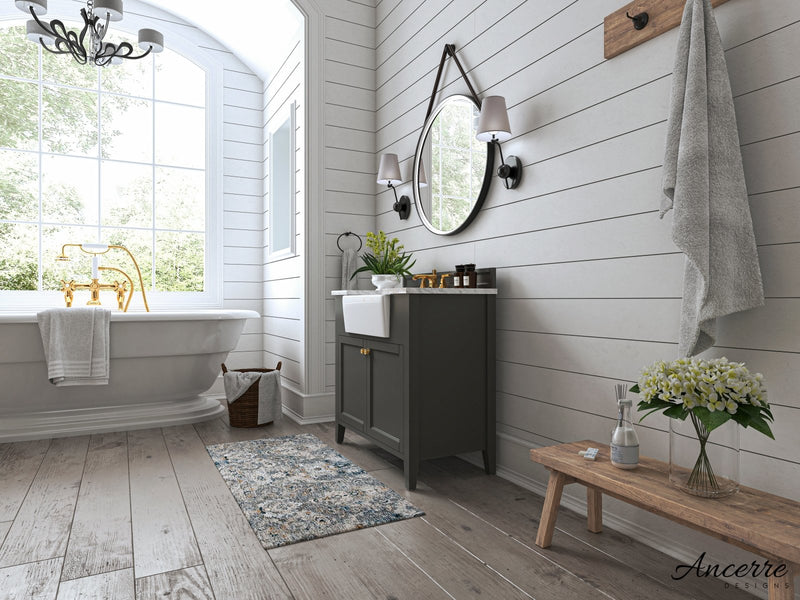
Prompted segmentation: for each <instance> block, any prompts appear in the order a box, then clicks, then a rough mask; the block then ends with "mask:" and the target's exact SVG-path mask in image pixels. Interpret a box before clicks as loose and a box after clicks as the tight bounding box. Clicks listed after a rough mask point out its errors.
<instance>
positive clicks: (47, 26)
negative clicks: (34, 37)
mask: <svg viewBox="0 0 800 600" xmlns="http://www.w3.org/2000/svg"><path fill="white" fill-rule="evenodd" d="M30 11H31V16H32V17H33V20H34V21H36V24H37V25H38V26H39V27H41V28H42V29H44V30H45V31H46V32H47V33H49V34H50V35H52V36H53V37H59V34H57V33H56V32H55V31H54V30H53V28H52V24H51V23H45V22H44V21H42V20H40V19H39V15H37V14H36V11H35V10H33V6H31V7H30ZM55 22H56V23H61V21H55ZM61 25H62V26H63V25H64V24H63V23H61Z"/></svg>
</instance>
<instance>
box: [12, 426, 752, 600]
mask: <svg viewBox="0 0 800 600" xmlns="http://www.w3.org/2000/svg"><path fill="white" fill-rule="evenodd" d="M333 431H334V428H333V426H332V425H331V424H323V425H310V426H304V427H301V426H298V425H296V424H294V423H292V422H291V421H289V420H287V419H284V420H283V421H280V422H278V423H277V424H275V425H270V426H267V427H264V428H260V429H255V430H252V429H249V430H248V429H231V428H230V427H229V426H228V424H227V423H226V421H225V420H223V419H218V420H215V421H209V422H206V423H200V424H197V425H194V426H191V425H185V426H181V427H169V428H164V429H152V430H146V431H130V432H127V433H125V432H123V433H107V434H98V435H93V436H83V437H72V438H63V439H54V440H42V441H34V442H19V443H13V444H0V598H2V600H18V599H22V598H25V599H37V600H38V599H41V600H73V599H75V600H77V599H85V600H102V599H109V600H129V599H130V600H134V599H135V600H149V599H151V598H172V599H178V598H180V599H193V598H198V599H199V598H203V599H204V598H211V599H215V600H228V599H230V600H249V599H252V600H261V599H267V598H296V599H298V600H299V599H309V600H320V599H324V598H331V599H337V600H338V599H342V598H346V599H362V598H363V599H365V600H366V599H373V598H393V599H401V598H409V599H420V598H422V599H428V598H430V599H435V598H456V599H460V598H491V599H494V598H497V599H502V600H505V599H516V598H519V599H525V598H536V599H537V600H546V599H551V598H552V599H559V600H562V599H565V598H566V599H569V600H572V599H583V598H614V599H620V600H623V599H637V600H638V599H641V598H650V599H658V600H660V599H667V600H671V599H674V600H682V599H684V598H697V599H712V598H725V599H726V600H727V599H730V600H737V599H739V598H741V599H744V598H752V597H751V596H749V595H747V594H745V593H743V592H736V591H734V590H730V589H723V586H722V584H721V583H719V582H717V581H707V580H703V581H689V580H681V581H677V582H676V581H672V580H671V579H670V573H672V572H673V569H674V567H675V564H676V561H675V560H674V559H671V558H669V557H667V556H665V555H663V554H660V553H658V552H656V551H654V550H652V549H650V548H648V547H646V546H644V545H642V544H640V543H637V542H635V541H633V540H631V539H629V538H627V537H625V536H624V535H621V534H619V533H616V532H614V531H611V530H606V531H605V532H604V533H602V534H600V535H597V534H592V533H589V532H587V531H586V528H585V518H584V517H581V516H578V515H576V514H574V513H571V512H570V511H567V510H564V509H562V513H561V515H560V517H559V521H558V529H557V531H556V533H555V536H554V540H553V545H552V547H551V548H549V549H548V550H541V549H539V548H537V547H535V546H534V544H533V540H534V538H535V536H536V528H537V525H538V518H539V514H540V511H541V507H542V498H541V497H539V496H537V495H535V494H532V493H530V492H528V491H526V490H523V489H521V488H519V487H517V486H515V485H513V484H511V483H509V482H507V481H505V480H503V479H499V478H497V477H488V476H486V475H484V474H483V473H482V471H481V470H479V469H477V468H475V467H473V466H472V465H469V464H468V463H466V462H464V461H462V460H459V459H457V458H447V459H440V460H436V461H429V462H426V463H424V464H423V467H422V470H421V475H420V484H419V488H418V490H417V491H415V492H407V491H406V490H405V489H404V488H403V476H402V472H401V469H400V464H399V462H398V461H397V460H396V459H395V458H394V457H392V456H390V455H388V454H386V453H384V452H382V451H380V450H379V449H377V448H376V447H374V446H372V445H371V444H370V443H369V442H367V441H366V440H364V439H362V438H359V437H358V436H355V435H353V434H351V433H349V432H348V434H347V435H346V437H345V443H344V444H342V445H337V444H335V443H334V439H333V436H334V433H333ZM299 432H307V433H312V434H315V435H317V436H318V437H320V438H321V439H322V440H323V441H324V442H326V443H328V444H329V445H331V446H333V447H335V448H336V449H337V450H338V451H339V452H341V453H342V454H344V455H345V456H347V457H348V458H350V459H351V460H353V461H354V462H355V463H357V464H359V465H361V466H362V467H363V468H364V469H366V470H368V471H370V472H371V473H372V474H373V475H374V476H375V477H377V478H378V479H380V480H382V481H384V482H385V483H386V484H387V485H389V486H390V487H392V488H394V489H396V490H397V491H398V492H400V493H401V494H403V495H405V496H406V497H407V498H408V499H409V500H410V501H411V502H413V503H414V504H415V505H416V506H418V507H419V508H421V509H422V510H424V511H425V512H426V515H425V516H424V517H420V518H416V519H410V520H407V521H401V522H397V523H391V524H388V525H383V526H380V527H373V528H370V529H363V530H359V531H355V532H352V533H345V534H341V535H337V536H332V537H328V538H323V539H319V540H313V541H310V542H304V543H300V544H294V545H291V546H285V547H282V548H276V549H274V550H270V551H269V552H266V551H264V550H263V549H262V548H261V547H260V545H259V543H258V541H257V540H256V537H255V535H254V534H253V533H252V531H251V530H250V527H249V526H248V524H247V521H246V520H245V518H244V516H243V515H242V513H241V512H240V510H239V507H238V505H237V504H236V501H235V500H234V499H233V497H232V496H231V494H230V492H229V490H228V488H227V486H226V485H225V483H224V482H223V481H222V479H221V477H220V476H219V473H218V472H217V470H216V468H215V467H214V465H213V463H212V462H211V460H210V459H209V457H208V454H207V453H206V451H205V445H206V444H213V443H219V442H225V441H236V440H245V439H253V438H259V437H267V436H277V435H287V434H292V433H299Z"/></svg>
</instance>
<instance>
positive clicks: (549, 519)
mask: <svg viewBox="0 0 800 600" xmlns="http://www.w3.org/2000/svg"><path fill="white" fill-rule="evenodd" d="M566 480H567V476H566V475H564V474H563V473H559V472H558V471H550V480H549V481H548V482H547V493H546V494H545V497H544V506H543V507H542V518H541V520H540V521H539V531H538V532H537V533H536V545H537V546H539V547H540V548H547V547H549V546H550V543H551V542H552V541H553V531H554V530H555V528H556V519H557V518H558V505H559V504H560V503H561V492H562V491H564V484H565V483H566Z"/></svg>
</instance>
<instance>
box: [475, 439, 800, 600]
mask: <svg viewBox="0 0 800 600" xmlns="http://www.w3.org/2000/svg"><path fill="white" fill-rule="evenodd" d="M497 437H498V438H501V439H503V440H505V441H507V442H511V443H512V444H515V445H519V446H522V447H524V448H525V451H526V452H527V451H528V450H530V449H531V448H537V447H541V446H542V445H541V444H537V443H533V442H531V441H529V440H523V439H521V438H518V437H516V436H513V435H510V434H508V433H506V432H498V433H497ZM461 458H463V459H464V460H466V461H467V462H469V463H470V464H473V465H475V466H478V467H480V468H481V469H482V468H483V461H482V459H481V458H480V455H476V454H470V455H462V456H461ZM497 476H498V477H502V478H503V479H505V480H507V481H510V482H511V483H514V484H516V485H518V486H520V487H522V488H525V489H527V490H529V491H531V492H533V493H535V494H537V495H539V496H542V497H543V496H544V495H545V491H546V489H547V484H546V483H545V482H542V481H539V480H537V479H534V478H532V477H530V476H528V475H526V474H524V473H520V472H518V471H515V470H513V469H509V468H507V467H504V466H502V465H498V467H497ZM574 487H575V488H576V489H578V490H580V492H581V495H576V494H574V493H572V492H570V491H569V487H565V488H564V493H563V494H562V496H561V506H564V507H566V508H569V509H570V510H573V511H575V512H576V513H578V514H584V515H585V514H586V496H585V494H584V493H583V490H584V488H583V486H574ZM635 510H637V511H638V510H640V509H635ZM641 512H642V513H644V514H647V516H648V517H650V518H659V519H660V520H663V521H664V522H665V523H668V521H666V520H665V519H663V518H660V517H654V516H652V515H649V513H646V511H641ZM603 525H604V527H605V526H607V527H608V528H609V529H614V530H616V531H618V532H620V533H622V534H624V535H627V536H629V537H631V538H633V539H634V540H636V541H638V542H641V543H643V544H645V545H646V546H650V547H651V548H654V549H655V550H658V551H659V552H663V553H664V554H666V555H668V556H670V557H672V558H674V559H676V564H675V566H678V565H679V564H687V565H691V564H693V563H694V562H695V561H696V560H697V558H698V557H699V556H700V554H701V553H702V552H706V557H705V559H704V564H719V565H722V566H724V565H727V564H730V563H731V562H733V561H731V559H730V557H728V558H721V557H720V556H718V555H716V554H713V553H711V552H708V550H707V549H706V548H702V547H700V546H698V545H696V544H692V543H686V540H685V539H681V538H678V537H676V536H674V535H673V536H670V535H669V534H668V533H665V532H664V531H654V530H652V529H650V528H648V527H646V526H643V525H642V524H640V523H636V522H634V521H632V520H631V519H630V518H628V517H625V516H622V515H619V514H616V513H614V511H612V510H609V509H608V507H607V506H604V507H603ZM679 529H680V531H676V534H677V535H682V536H683V532H685V531H686V530H685V529H683V528H679ZM695 535H698V536H700V535H703V534H699V533H698V534H695ZM683 537H685V536H683ZM704 537H707V536H704ZM713 541H714V542H716V540H713ZM720 543H722V542H720ZM735 551H736V552H743V551H741V550H739V549H736V550H735ZM748 554H749V553H748ZM750 556H752V559H751V560H757V561H761V562H763V558H761V557H757V556H755V555H750ZM736 562H737V564H738V561H736ZM748 564H749V561H748ZM731 581H732V582H735V581H736V580H735V579H731ZM749 581H750V582H755V584H754V585H752V587H751V588H750V589H748V590H746V591H748V592H749V593H751V594H753V595H754V596H756V597H759V598H767V589H768V588H767V587H766V586H767V580H766V579H764V578H755V579H751V580H749ZM795 598H796V599H800V590H798V591H797V593H796V594H795Z"/></svg>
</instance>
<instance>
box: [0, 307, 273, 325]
mask: <svg viewBox="0 0 800 600" xmlns="http://www.w3.org/2000/svg"><path fill="white" fill-rule="evenodd" d="M36 314H37V311H25V312H23V311H18V310H15V311H0V324H2V323H36V322H37V321H36ZM258 318H261V315H260V314H259V313H258V312H256V311H254V310H247V309H229V308H219V309H200V310H191V309H187V310H163V311H151V312H145V311H131V312H120V311H116V310H114V311H111V322H112V323H113V322H123V323H124V322H135V321H223V320H228V319H258Z"/></svg>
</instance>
